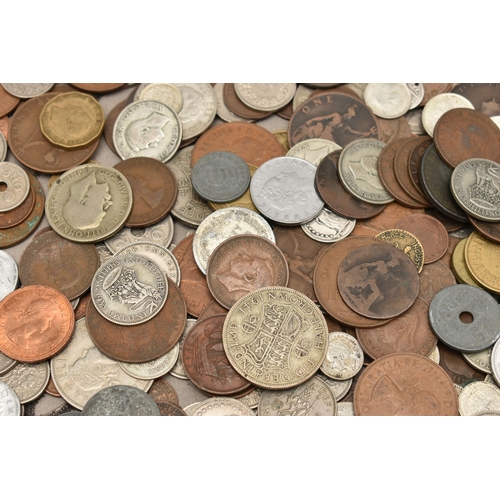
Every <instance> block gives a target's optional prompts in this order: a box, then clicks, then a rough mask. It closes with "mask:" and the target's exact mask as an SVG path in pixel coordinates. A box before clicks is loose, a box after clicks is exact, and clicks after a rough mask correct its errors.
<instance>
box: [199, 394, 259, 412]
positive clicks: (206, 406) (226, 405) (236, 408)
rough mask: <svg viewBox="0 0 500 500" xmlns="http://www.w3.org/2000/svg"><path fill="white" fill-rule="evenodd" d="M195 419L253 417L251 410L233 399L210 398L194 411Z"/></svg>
mask: <svg viewBox="0 0 500 500" xmlns="http://www.w3.org/2000/svg"><path fill="white" fill-rule="evenodd" d="M193 415H194V416H196V417H255V414H254V412H253V411H252V409H251V408H249V407H248V406H246V405H245V404H243V403H242V402H241V401H238V400H237V399H234V398H222V397H221V398H210V399H207V400H205V401H202V402H201V403H200V404H199V406H198V407H197V408H196V409H195V411H194V413H193Z"/></svg>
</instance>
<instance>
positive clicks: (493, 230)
mask: <svg viewBox="0 0 500 500" xmlns="http://www.w3.org/2000/svg"><path fill="white" fill-rule="evenodd" d="M0 220H1V218H0ZM469 220H470V223H471V224H472V226H473V227H474V229H475V230H476V231H477V232H479V233H481V234H482V235H483V236H484V237H485V238H488V239H489V240H491V241H494V242H495V243H500V222H486V221H484V220H479V219H476V218H475V217H471V216H470V215H469Z"/></svg>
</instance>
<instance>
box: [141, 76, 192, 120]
mask: <svg viewBox="0 0 500 500" xmlns="http://www.w3.org/2000/svg"><path fill="white" fill-rule="evenodd" d="M134 101H157V102H161V103H162V104H165V105H167V106H168V107H169V108H171V109H172V110H173V111H175V112H176V113H179V111H180V110H181V108H182V103H183V98H182V92H181V91H180V90H179V89H178V88H177V87H176V86H175V85H172V84H171V83H147V84H142V85H139V87H138V88H137V90H136V92H135V95H134Z"/></svg>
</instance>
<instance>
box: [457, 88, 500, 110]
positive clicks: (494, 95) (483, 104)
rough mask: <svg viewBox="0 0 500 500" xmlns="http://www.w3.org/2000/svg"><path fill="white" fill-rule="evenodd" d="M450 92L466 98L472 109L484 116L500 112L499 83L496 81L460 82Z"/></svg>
mask: <svg viewBox="0 0 500 500" xmlns="http://www.w3.org/2000/svg"><path fill="white" fill-rule="evenodd" d="M452 92H453V93H454V94H458V95H460V96H463V97H465V98H466V99H468V100H469V101H470V102H471V103H472V104H473V105H474V109H477V110H478V111H481V113H483V114H485V115H486V116H489V117H492V116H495V115H499V114H500V85H499V84H498V83H461V84H460V85H458V86H456V87H454V88H453V90H452Z"/></svg>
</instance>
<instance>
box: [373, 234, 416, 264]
mask: <svg viewBox="0 0 500 500" xmlns="http://www.w3.org/2000/svg"><path fill="white" fill-rule="evenodd" d="M377 238H379V239H381V240H382V241H385V242H386V243H390V244H391V245H393V246H394V247H396V248H397V249H399V250H401V251H403V252H404V253H405V254H406V255H407V256H408V257H409V258H410V259H411V261H412V262H413V263H414V264H415V267H416V268H417V271H418V272H420V271H422V268H423V267H424V262H425V254H424V247H423V246H422V244H421V243H420V241H419V240H418V238H417V237H416V236H415V235H413V234H412V233H409V232H408V231H404V230H403V229H388V230H387V231H383V232H381V233H379V234H377Z"/></svg>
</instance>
